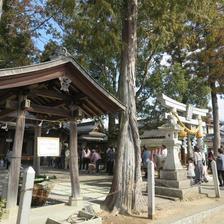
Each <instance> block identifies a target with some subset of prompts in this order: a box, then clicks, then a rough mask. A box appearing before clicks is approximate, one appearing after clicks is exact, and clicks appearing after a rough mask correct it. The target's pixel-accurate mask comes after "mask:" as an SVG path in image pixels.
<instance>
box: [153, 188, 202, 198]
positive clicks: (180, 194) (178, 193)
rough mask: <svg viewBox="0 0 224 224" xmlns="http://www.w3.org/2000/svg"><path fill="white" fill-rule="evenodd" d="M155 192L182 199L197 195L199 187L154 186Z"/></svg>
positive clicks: (196, 196)
mask: <svg viewBox="0 0 224 224" xmlns="http://www.w3.org/2000/svg"><path fill="white" fill-rule="evenodd" d="M155 194H158V195H164V196H168V197H176V198H179V199H181V200H183V199H191V198H198V197H199V189H198V187H190V188H182V189H178V188H171V187H161V186H156V187H155Z"/></svg>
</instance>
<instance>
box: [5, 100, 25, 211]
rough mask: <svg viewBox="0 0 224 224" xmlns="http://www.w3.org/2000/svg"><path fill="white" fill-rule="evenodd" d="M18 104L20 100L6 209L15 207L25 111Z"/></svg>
mask: <svg viewBox="0 0 224 224" xmlns="http://www.w3.org/2000/svg"><path fill="white" fill-rule="evenodd" d="M20 104H21V100H19V108H18V116H17V121H16V131H15V137H14V143H13V152H12V161H11V164H10V167H9V179H8V194H7V208H12V207H15V206H16V204H17V195H18V186H19V176H20V167H21V156H22V147H23V137H24V130H25V111H24V110H21V107H20Z"/></svg>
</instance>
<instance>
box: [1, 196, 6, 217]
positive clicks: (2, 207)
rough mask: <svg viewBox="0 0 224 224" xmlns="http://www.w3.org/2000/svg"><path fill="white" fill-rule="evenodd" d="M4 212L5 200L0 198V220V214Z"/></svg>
mask: <svg viewBox="0 0 224 224" xmlns="http://www.w3.org/2000/svg"><path fill="white" fill-rule="evenodd" d="M5 212H6V201H5V200H2V199H1V198H0V221H1V218H2V215H3V214H4V213H5Z"/></svg>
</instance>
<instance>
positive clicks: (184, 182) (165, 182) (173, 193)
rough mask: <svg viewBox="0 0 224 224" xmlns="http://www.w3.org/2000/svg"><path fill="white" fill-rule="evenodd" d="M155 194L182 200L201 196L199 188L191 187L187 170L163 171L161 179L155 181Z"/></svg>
mask: <svg viewBox="0 0 224 224" xmlns="http://www.w3.org/2000/svg"><path fill="white" fill-rule="evenodd" d="M155 185H156V187H155V193H156V194H158V195H163V196H168V197H174V198H179V199H181V200H183V199H184V200H185V199H190V198H195V197H198V196H199V190H198V187H191V181H190V180H189V179H187V171H186V169H177V170H161V171H160V178H159V179H155Z"/></svg>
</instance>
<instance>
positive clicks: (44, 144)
mask: <svg viewBox="0 0 224 224" xmlns="http://www.w3.org/2000/svg"><path fill="white" fill-rule="evenodd" d="M59 148H60V147H59V138H52V137H38V138H37V154H38V156H60V150H59Z"/></svg>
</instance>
